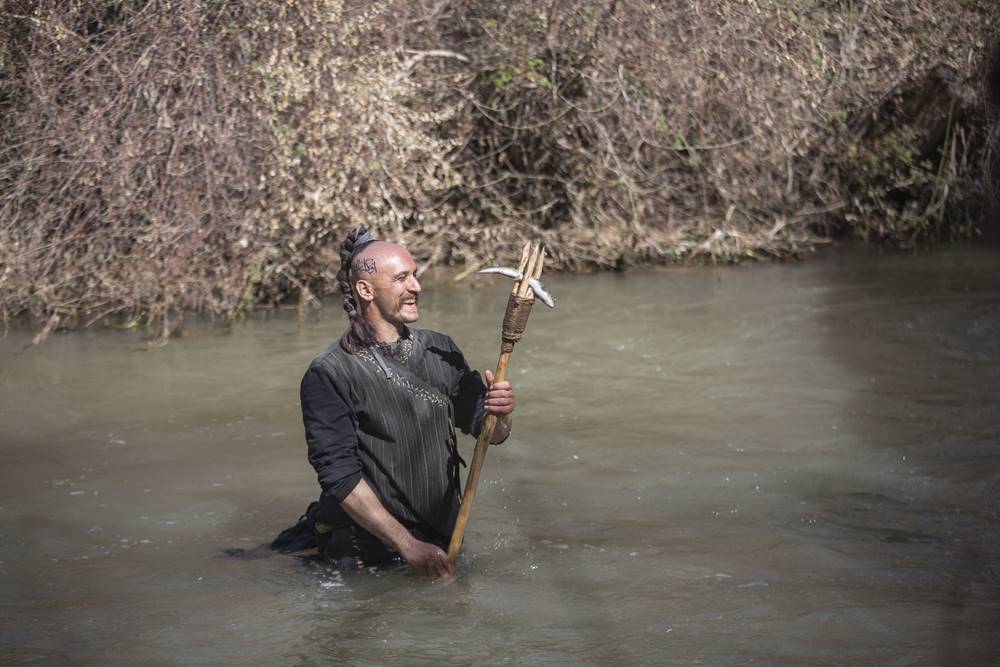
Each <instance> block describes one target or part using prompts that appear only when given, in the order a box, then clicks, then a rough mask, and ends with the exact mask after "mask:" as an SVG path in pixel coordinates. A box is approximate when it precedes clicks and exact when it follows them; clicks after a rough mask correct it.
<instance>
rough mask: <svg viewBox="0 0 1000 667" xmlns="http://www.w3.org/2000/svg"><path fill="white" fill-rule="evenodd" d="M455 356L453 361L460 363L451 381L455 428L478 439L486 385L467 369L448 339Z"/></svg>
mask: <svg viewBox="0 0 1000 667" xmlns="http://www.w3.org/2000/svg"><path fill="white" fill-rule="evenodd" d="M448 343H449V345H450V346H451V348H452V352H454V354H455V359H460V360H461V362H460V363H459V364H458V365H457V366H456V367H455V377H454V379H453V381H452V385H451V387H452V389H451V403H452V405H453V406H454V408H455V426H457V427H458V428H459V429H460V430H461V431H462V433H465V434H466V435H469V434H471V435H472V437H474V438H478V437H479V432H480V431H482V430H483V419H484V417H485V416H486V412H485V410H484V403H485V401H486V383H485V382H483V378H482V376H480V375H479V371H474V370H472V369H471V368H469V364H468V362H467V361H466V360H465V356H464V355H463V354H462V351H461V350H459V349H458V346H457V345H456V344H455V341H453V340H451V339H450V338H449V339H448Z"/></svg>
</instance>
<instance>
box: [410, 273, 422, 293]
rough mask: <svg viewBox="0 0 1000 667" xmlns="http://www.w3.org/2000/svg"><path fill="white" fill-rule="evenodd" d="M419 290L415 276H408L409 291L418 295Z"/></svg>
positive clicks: (418, 282) (418, 283)
mask: <svg viewBox="0 0 1000 667" xmlns="http://www.w3.org/2000/svg"><path fill="white" fill-rule="evenodd" d="M421 289H422V288H421V287H420V281H419V280H417V276H416V274H414V275H412V276H410V291H411V292H417V293H419V292H420V291H421Z"/></svg>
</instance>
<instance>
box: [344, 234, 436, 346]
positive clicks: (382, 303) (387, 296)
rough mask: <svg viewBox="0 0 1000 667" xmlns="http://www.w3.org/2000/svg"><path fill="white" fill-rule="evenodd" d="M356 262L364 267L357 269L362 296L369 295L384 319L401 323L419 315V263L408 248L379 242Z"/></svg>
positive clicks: (412, 320) (407, 322) (415, 318)
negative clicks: (414, 259)
mask: <svg viewBox="0 0 1000 667" xmlns="http://www.w3.org/2000/svg"><path fill="white" fill-rule="evenodd" d="M359 264H360V265H359ZM355 265H356V267H357V268H361V269H362V270H361V271H357V270H356V275H357V276H358V294H359V296H361V297H362V298H366V296H368V297H370V300H371V305H372V306H374V307H375V309H376V310H377V311H378V314H379V315H380V316H381V318H382V319H383V320H385V321H386V322H388V323H390V324H392V325H395V326H399V325H403V324H409V323H412V322H416V321H417V320H418V319H420V312H419V310H418V307H417V302H418V300H419V296H420V281H418V280H417V264H416V262H414V261H413V257H412V256H411V255H410V253H409V252H407V250H406V249H405V248H403V247H402V246H398V245H394V244H388V243H386V244H380V246H379V247H378V248H373V249H372V252H371V253H368V252H365V253H363V254H362V256H361V257H359V258H358V259H356V260H355ZM361 283H367V286H364V285H362V284H361ZM366 300H368V299H367V298H366Z"/></svg>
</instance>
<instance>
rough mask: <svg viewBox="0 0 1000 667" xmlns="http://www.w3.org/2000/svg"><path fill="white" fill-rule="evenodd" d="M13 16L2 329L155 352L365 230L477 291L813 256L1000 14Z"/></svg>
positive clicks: (314, 284) (0, 143) (321, 265)
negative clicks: (499, 266)
mask: <svg viewBox="0 0 1000 667" xmlns="http://www.w3.org/2000/svg"><path fill="white" fill-rule="evenodd" d="M3 9H4V11H3V12H2V13H0V108H2V110H3V116H2V120H0V147H2V153H0V304H2V307H3V313H4V316H5V317H7V316H11V315H17V314H21V313H28V314H30V315H32V316H34V317H36V318H40V319H42V320H43V321H46V322H47V323H48V325H47V326H46V329H45V330H44V331H43V334H44V333H47V332H48V331H51V330H52V329H53V328H55V327H57V326H69V325H72V324H76V323H83V324H86V323H89V322H92V321H96V320H98V319H101V318H102V317H104V316H106V315H109V314H111V313H120V314H122V317H123V320H124V321H125V322H127V323H132V324H138V323H141V322H148V323H153V324H155V325H156V327H157V330H158V331H159V332H160V334H161V336H162V337H163V338H164V339H165V338H166V336H167V335H168V334H169V332H170V331H171V329H172V328H173V327H174V326H175V325H176V324H177V323H178V322H179V321H180V317H181V314H182V313H183V312H184V311H186V310H200V311H204V312H208V313H212V314H217V315H220V316H223V317H224V318H226V319H231V318H232V317H235V316H238V315H239V314H240V313H243V312H246V310H248V309H249V308H252V307H254V306H259V305H262V304H274V303H278V302H280V301H282V300H284V299H286V298H287V297H288V296H292V295H295V296H298V298H299V300H300V304H305V303H306V302H307V301H308V300H309V299H311V297H312V295H313V294H325V293H327V292H329V291H331V290H332V289H334V287H335V284H336V283H335V280H334V275H335V272H336V268H337V266H336V245H337V242H338V240H339V238H340V237H341V236H342V234H343V233H344V232H345V231H346V230H347V229H350V228H352V227H353V226H355V225H357V224H366V225H368V226H369V227H370V228H373V230H374V233H375V234H376V235H377V236H380V237H383V238H389V239H394V240H399V241H402V242H404V243H407V244H408V245H409V247H410V248H411V250H413V251H414V253H415V255H416V256H417V257H418V259H419V260H420V261H421V262H422V263H424V264H425V265H426V264H440V263H451V264H465V265H466V269H467V270H471V269H473V268H475V267H477V266H479V265H480V264H482V263H483V262H487V261H493V259H494V258H496V257H510V256H512V255H513V254H514V252H515V251H516V249H517V248H519V247H520V244H521V241H522V239H523V238H524V237H527V236H532V237H536V236H540V237H542V238H544V240H545V241H546V242H547V245H548V247H549V249H550V253H551V254H552V255H553V264H554V266H556V267H561V268H586V267H591V266H598V267H622V266H624V265H627V264H630V263H634V262H640V261H664V260H666V261H674V260H689V259H693V260H702V259H706V260H712V261H717V260H720V261H731V260H737V259H740V258H745V257H762V256H772V257H784V256H788V255H798V254H800V253H803V252H806V251H808V250H809V249H810V248H812V247H813V246H814V245H815V244H816V243H819V242H823V240H824V239H823V236H824V234H825V233H826V232H829V231H831V230H832V229H834V228H839V227H840V226H842V225H843V224H844V220H845V219H846V217H847V214H849V213H852V212H853V213H854V214H855V215H857V214H858V213H860V212H863V207H862V206H861V203H862V202H861V200H859V199H858V197H857V196H855V195H856V193H854V192H852V191H850V190H849V189H848V187H849V185H850V179H847V178H845V177H844V175H843V174H842V171H843V169H844V164H843V160H842V156H843V155H845V154H847V152H848V150H849V147H850V146H851V145H852V143H854V142H856V141H857V140H858V137H859V134H858V130H857V125H856V123H855V122H854V121H855V120H856V119H857V118H861V117H863V116H864V115H865V113H867V112H868V111H870V110H871V109H873V108H875V107H876V106H877V104H878V103H879V101H880V99H881V97H882V96H883V95H884V94H885V91H887V90H889V89H891V88H892V86H893V85H895V84H897V83H899V82H900V81H903V80H906V79H907V78H908V77H913V76H916V75H918V74H920V73H922V72H923V71H926V70H927V69H928V68H929V67H930V66H931V65H932V64H935V63H938V62H942V63H946V64H950V65H952V66H954V67H956V68H958V69H959V70H962V71H967V70H968V69H969V63H970V62H972V61H973V60H975V58H976V57H978V54H979V53H980V52H981V51H982V49H983V42H984V39H985V35H986V34H987V33H988V32H989V31H990V30H996V29H997V28H998V13H1000V10H998V8H997V6H996V4H995V3H993V2H992V1H991V0H982V1H978V0H962V1H961V2H958V3H957V4H956V3H955V2H954V1H953V0H914V1H913V2H908V3H905V6H903V7H901V6H900V3H896V2H890V1H889V0H870V1H859V2H851V1H848V0H844V1H835V0H789V1H787V2H778V1H777V0H770V1H764V0H747V1H746V2H739V3H734V2H725V1H723V0H684V1H681V0H672V1H668V2H655V3H654V2H638V1H635V2H618V1H616V0H610V1H605V2H601V3H597V2H582V3H581V2H569V1H568V0H562V1H557V0H551V1H548V2H542V1H540V0H519V1H517V2H512V3H506V4H505V5H500V4H499V3H495V2H489V3H488V2H483V1H481V0H468V1H465V2H448V1H447V0H433V1H432V0H411V1H404V0H384V1H381V2H363V3H362V2H346V1H344V0H339V1H338V0H287V1H286V2H280V3H277V2H269V1H266V0H249V1H247V2H233V1H230V0H202V1H196V0H172V1H168V0H20V1H17V0H6V2H4V3H3ZM938 171H940V169H939V170H938ZM952 172H954V173H952ZM952 172H949V174H948V177H949V178H951V179H952V180H953V181H955V182H958V181H960V180H961V179H963V178H965V177H966V174H965V173H964V172H962V171H961V170H960V169H953V170H952ZM891 185H892V184H891V183H888V184H880V185H878V187H881V188H887V187H890V186H891ZM942 205H943V204H942ZM855 224H858V223H857V222H855ZM904 231H906V232H907V233H909V230H904Z"/></svg>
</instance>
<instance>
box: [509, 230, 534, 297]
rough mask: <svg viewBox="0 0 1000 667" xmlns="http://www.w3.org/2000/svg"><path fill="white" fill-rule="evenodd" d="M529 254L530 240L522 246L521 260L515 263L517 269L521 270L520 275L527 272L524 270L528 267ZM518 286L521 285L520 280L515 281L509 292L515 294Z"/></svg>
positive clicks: (524, 274)
mask: <svg viewBox="0 0 1000 667" xmlns="http://www.w3.org/2000/svg"><path fill="white" fill-rule="evenodd" d="M530 254H531V241H528V242H527V243H525V244H524V247H523V248H521V261H520V262H518V263H517V270H518V271H520V272H521V275H522V276H527V274H526V273H525V272H524V271H525V269H527V268H528V258H529V255H530ZM522 280H523V279H522ZM520 286H521V281H515V282H514V286H513V287H512V288H511V290H510V293H511V294H517V288H518V287H520Z"/></svg>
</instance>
